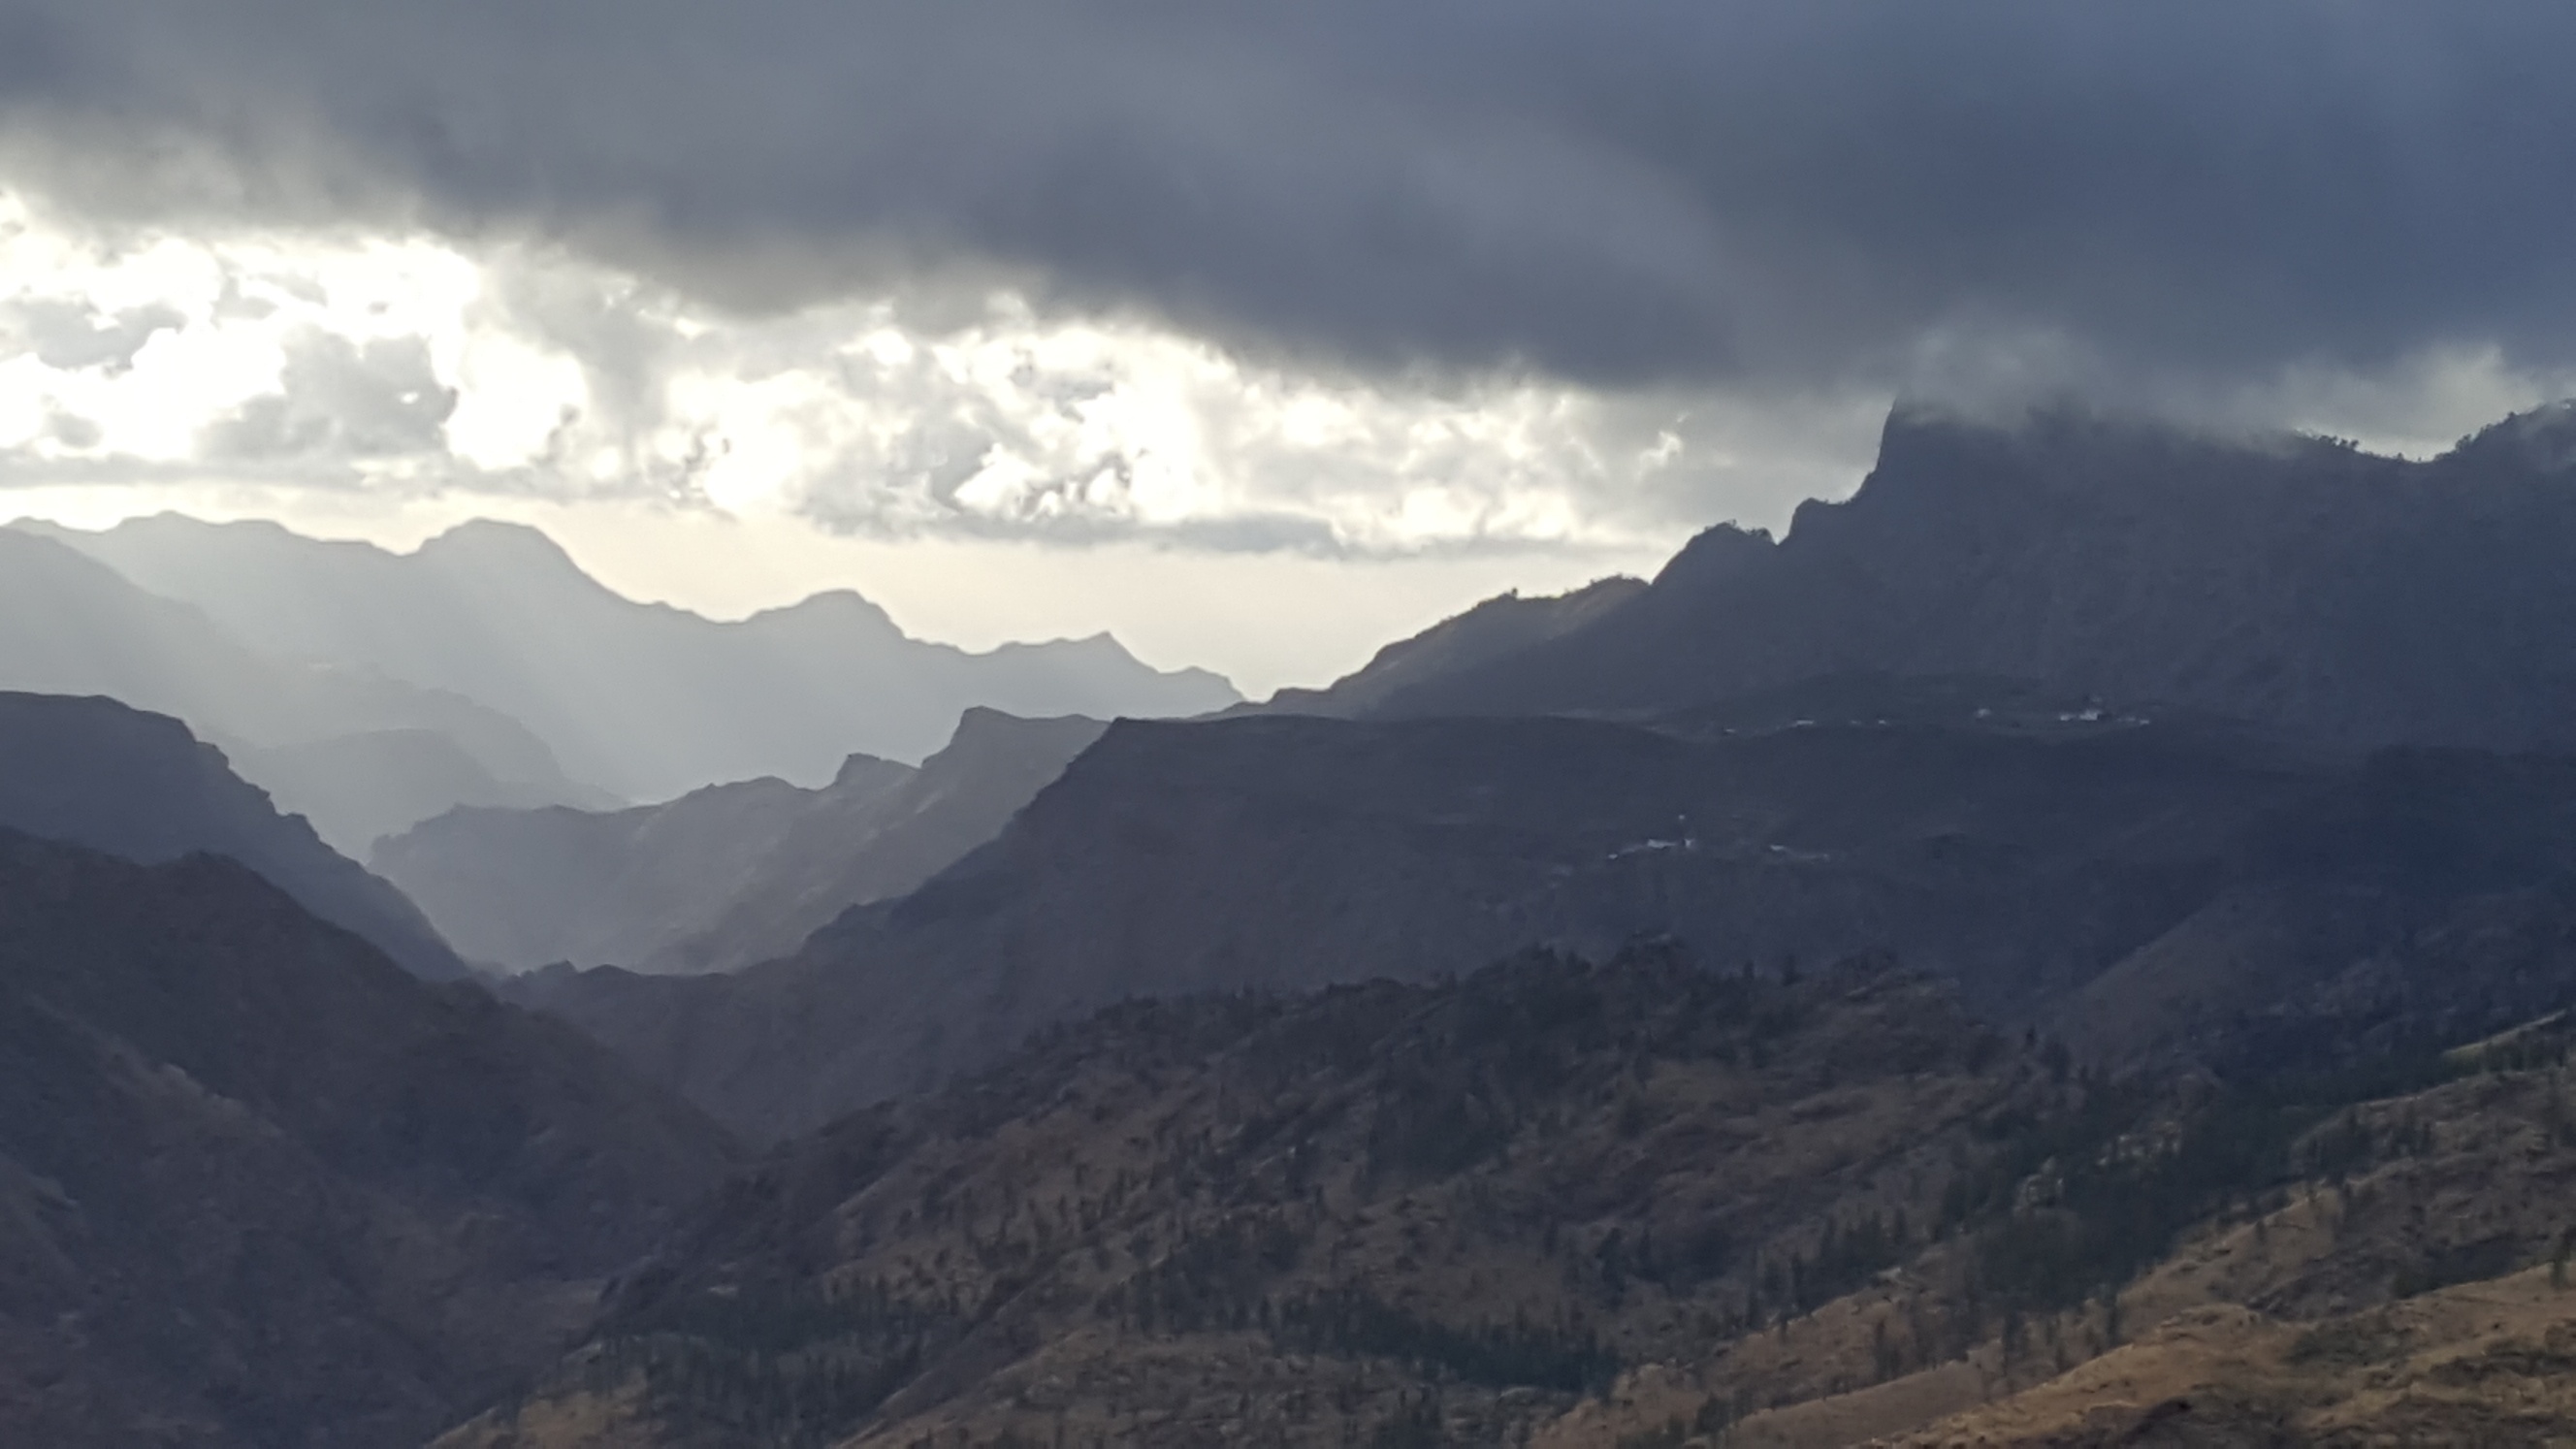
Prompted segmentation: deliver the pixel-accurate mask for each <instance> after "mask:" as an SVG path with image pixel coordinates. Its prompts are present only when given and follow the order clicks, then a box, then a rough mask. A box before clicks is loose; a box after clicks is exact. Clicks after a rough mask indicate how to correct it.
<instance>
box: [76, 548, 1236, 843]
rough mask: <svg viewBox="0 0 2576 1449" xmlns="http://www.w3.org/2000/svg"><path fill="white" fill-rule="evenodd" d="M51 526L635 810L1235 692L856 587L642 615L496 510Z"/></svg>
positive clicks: (253, 633) (245, 632)
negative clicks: (721, 616) (435, 701)
mask: <svg viewBox="0 0 2576 1449" xmlns="http://www.w3.org/2000/svg"><path fill="white" fill-rule="evenodd" d="M49 532H50V533H51V535H52V536H53V537H55V538H58V539H60V540H62V541H63V542H64V544H65V545H66V546H68V547H72V548H75V549H77V550H80V551H82V552H84V553H86V554H88V555H89V556H92V557H94V558H97V559H100V560H101V561H103V562H105V563H107V564H109V565H111V566H112V567H114V568H116V569H117V570H119V571H120V572H121V573H123V574H124V575H125V576H126V577H128V578H130V579H132V580H133V581H135V582H136V583H137V584H138V585H139V586H141V587H143V588H146V589H149V590H152V591H154V592H157V593H161V594H165V595H168V596H169V597H172V598H176V599H181V600H184V601H186V602H187V603H189V604H191V605H193V606H194V607H196V608H198V609H200V610H202V611H204V612H205V613H206V614H207V615H208V616H209V617H211V618H213V619H215V620H216V621H217V622H219V623H221V624H222V625H223V626H224V627H225V628H227V629H229V630H231V631H232V632H233V633H234V634H236V635H237V636H239V637H241V638H243V639H245V640H248V641H249V642H251V643H252V644H254V645H257V646H259V647H261V648H264V649H267V650H269V651H271V652H273V653H277V654H280V655H285V656H290V657H297V658H307V659H316V660H325V661H335V662H338V663H340V664H343V665H348V666H364V667H371V668H374V669H377V670H380V671H382V672H383V673H385V674H387V675H390V676H393V677H395V678H400V679H405V680H409V681H411V682H412V683H414V684H417V685H422V686H428V687H434V688H439V689H446V690H450V691H452V692H454V693H456V694H458V695H461V696H463V697H465V698H469V699H473V700H478V701H480V702H482V703H483V704H485V705H487V706H489V707H491V708H493V709H495V710H498V711H501V712H503V713H505V714H508V715H509V716H511V717H513V718H515V719H517V720H519V721H521V722H522V723H524V724H525V725H526V726H527V727H528V728H529V729H531V730H533V731H534V732H535V733H536V735H537V736H538V737H539V738H541V739H543V740H545V741H546V743H547V744H548V746H549V747H550V748H551V749H552V750H553V752H554V753H555V755H556V756H557V757H558V758H560V759H561V760H563V761H564V762H565V768H566V769H567V770H568V771H569V772H570V773H571V774H573V775H574V776H575V777H577V778H580V779H582V780H584V781H586V782H588V783H590V784H592V785H594V786H598V787H601V788H603V789H605V790H607V791H608V792H610V793H611V794H613V795H615V796H617V797H619V798H621V799H624V800H628V801H635V802H650V801H662V800H669V799H674V798H677V797H678V796H680V795H682V794H685V793H687V792H688V791H690V790H692V789H695V788H698V787H699V786H701V785H706V784H709V783H716V782H723V781H731V780H748V779H757V778H759V777H761V776H764V775H768V776H776V777H778V778H781V779H785V780H789V781H793V782H797V783H800V784H806V785H814V784H820V783H821V782H823V781H825V780H828V779H829V778H830V777H831V774H832V772H833V770H834V769H836V768H837V767H838V766H839V764H840V763H841V761H842V760H843V759H845V758H846V757H847V756H849V755H851V754H853V753H862V754H872V755H877V756H880V757H882V758H887V759H894V760H900V761H905V762H910V761H915V760H919V759H921V758H924V757H926V756H927V755H929V754H930V753H932V752H934V751H935V750H936V749H937V748H938V747H939V745H940V743H941V742H942V741H943V740H944V739H945V738H946V736H947V733H948V731H949V729H950V728H951V726H952V725H953V724H954V722H955V720H956V718H957V715H958V714H959V713H960V712H961V711H962V710H964V709H966V708H968V707H971V706H975V705H989V706H992V707H995V708H1000V709H1004V710H1007V711H1009V712H1011V713H1014V714H1019V715H1025V716H1041V715H1056V714H1087V715H1091V716H1094V717H1099V718H1107V717H1111V716H1115V715H1121V714H1146V715H1189V714H1198V713H1202V712H1205V711H1207V710H1212V709H1218V708H1223V707H1225V706H1227V705H1230V704H1233V703H1235V702H1236V701H1237V699H1238V698H1239V696H1237V695H1236V694H1235V693H1234V691H1233V689H1232V687H1231V686H1230V685H1227V684H1226V683H1225V682H1224V681H1223V680H1222V679H1221V678H1219V677H1218V676H1216V675H1213V674H1210V673H1208V672H1206V671H1204V670H1181V671H1170V672H1165V671H1158V670H1154V669H1150V668H1148V667H1147V666H1145V665H1144V664H1142V663H1140V662H1138V661H1137V660H1136V659H1135V658H1134V657H1133V656H1132V655H1130V654H1129V653H1127V651H1126V650H1125V648H1124V647H1123V646H1121V645H1119V644H1118V643H1117V642H1116V641H1115V640H1114V639H1110V638H1106V637H1105V636H1100V637H1095V638H1094V639H1092V640H1082V641H1065V642H1056V643H1047V644H1022V645H1005V646H1002V647H1000V648H997V649H994V650H990V651H986V652H983V653H973V652H969V651H967V650H963V649H959V648H957V647H955V646H952V645H945V644H937V643H931V642H926V641H920V640H914V639H911V638H909V637H908V636H906V635H904V634H903V633H902V631H901V630H900V629H899V628H897V627H896V626H895V625H894V622H893V620H892V619H891V618H890V617H889V616H888V615H887V614H886V613H885V611H884V610H883V609H882V608H880V607H879V606H877V605H875V604H874V603H872V602H869V601H868V600H866V599H865V598H864V597H862V596H860V595H858V594H856V593H855V592H852V591H849V590H830V591H825V592H823V593H820V594H817V595H814V596H812V597H810V598H808V599H806V600H803V601H801V602H799V603H796V604H791V605H787V606H783V607H780V608H776V609H768V610H763V611H761V612H759V613H756V614H753V615H751V616H750V617H748V618H745V619H742V620H738V621H731V622H726V621H718V620H713V619H708V618H704V617H701V616H699V615H697V614H693V613H690V612H688V611H686V610H683V609H678V608H675V607H672V606H670V605H665V604H643V603H637V602H635V601H632V600H629V599H626V598H624V597H623V596H621V595H619V594H617V593H615V592H613V591H612V590H610V589H608V588H607V587H606V586H605V585H603V584H601V583H599V582H598V581H597V580H595V579H593V578H591V577H590V576H589V575H588V574H586V573H583V572H582V571H581V570H580V569H579V567H578V566H577V565H576V564H575V563H574V562H573V560H572V559H571V557H570V555H569V554H567V553H566V552H564V550H563V549H562V547H561V546H560V545H559V544H557V543H555V542H554V541H553V540H552V539H549V538H547V537H545V535H544V534H543V533H541V532H539V531H537V530H534V529H530V528H527V527H526V526H524V525H518V524H506V523H498V522H494V521H490V520H481V521H477V522H474V523H471V524H463V525H459V526H458V527H456V528H454V529H451V530H449V531H448V532H447V533H444V534H441V535H439V536H438V537H437V538H433V539H431V540H429V541H428V542H426V543H424V544H423V545H422V546H421V547H420V548H419V549H417V550H415V551H414V552H412V553H409V554H396V553H392V552H389V551H386V550H383V549H379V548H376V547H374V546H372V545H367V544H352V543H322V542H318V541H315V540H310V539H304V538H301V537H300V536H298V535H294V534H292V533H290V532H288V531H287V530H285V529H283V528H281V527H277V526H275V525H269V526H265V527H262V526H256V525H234V524H208V523H201V522H197V521H195V520H192V519H187V518H183V517H180V516H178V515H174V514H164V515H158V516H155V517H152V518H145V519H135V520H129V521H128V522H126V523H124V524H121V525H118V526H117V527H116V528H113V529H109V530H105V531H103V532H98V533H79V532H74V531H70V530H62V529H54V530H49Z"/></svg>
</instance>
